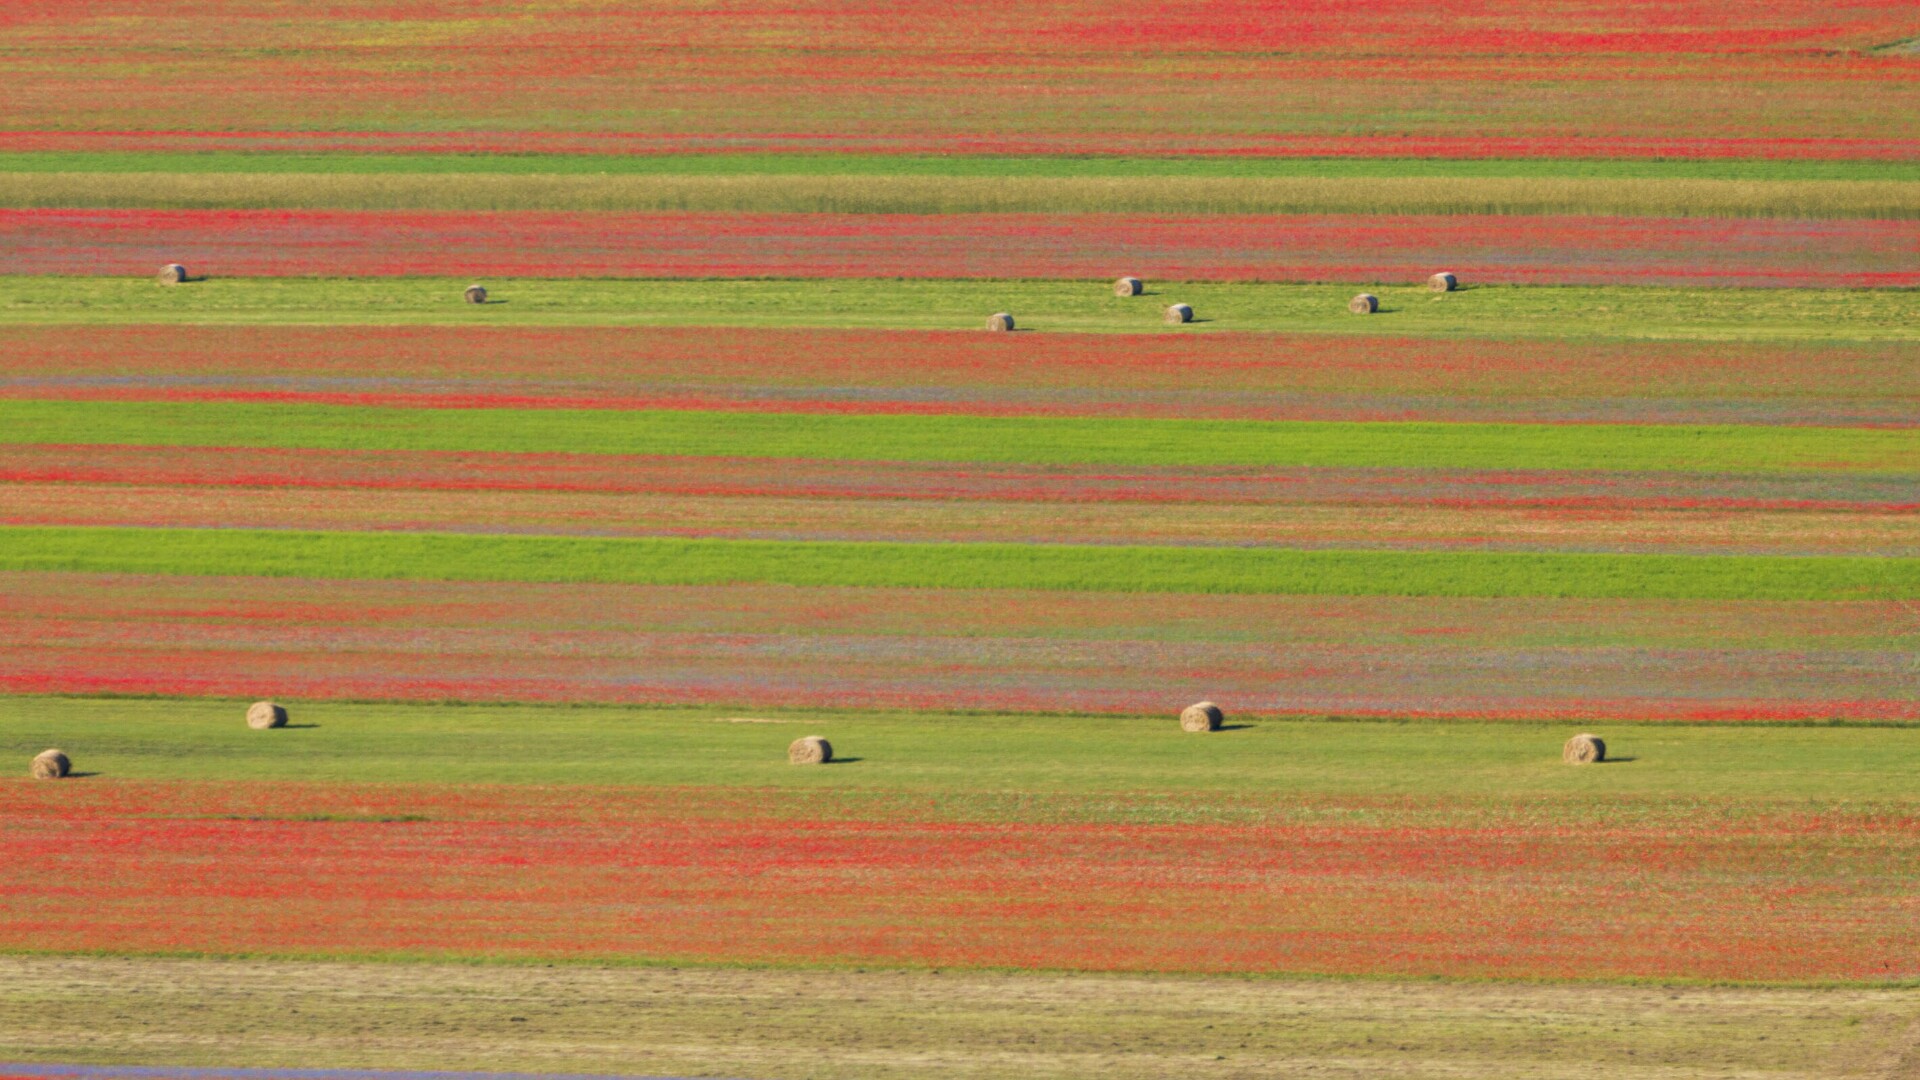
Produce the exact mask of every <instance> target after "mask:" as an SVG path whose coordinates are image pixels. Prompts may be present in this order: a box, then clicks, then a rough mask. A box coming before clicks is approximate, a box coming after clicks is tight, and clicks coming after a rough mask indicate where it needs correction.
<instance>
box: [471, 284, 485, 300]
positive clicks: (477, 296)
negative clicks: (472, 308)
mask: <svg viewBox="0 0 1920 1080" xmlns="http://www.w3.org/2000/svg"><path fill="white" fill-rule="evenodd" d="M486 302H487V287H486V286H485V285H469V286H467V303H469V304H484V303H486Z"/></svg>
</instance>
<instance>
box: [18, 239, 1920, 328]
mask: <svg viewBox="0 0 1920 1080" xmlns="http://www.w3.org/2000/svg"><path fill="white" fill-rule="evenodd" d="M174 257H176V256H171V255H169V256H156V257H155V258H154V259H153V261H152V265H148V264H147V263H146V262H142V263H140V264H139V265H130V266H128V267H127V268H126V273H127V277H124V278H121V277H53V276H48V277H39V276H17V277H0V324H21V323H46V324H53V323H64V324H101V323H106V324H116V323H146V324H154V325H162V324H180V323H189V324H206V325H215V324H226V325H240V324H246V325H287V324H298V325H321V324H325V325H363V326H371V325H396V324H432V325H460V326H487V325H508V326H512V325H519V326H747V327H756V326H757V327H818V328H840V329H853V328H865V329H884V330H978V329H980V327H981V326H982V325H983V324H984V322H985V320H986V317H987V316H988V315H989V314H992V313H993V312H996V311H1010V312H1012V313H1013V314H1014V316H1015V318H1016V320H1017V321H1018V324H1019V327H1020V331H1021V334H1022V335H1024V334H1025V332H1026V331H1029V330H1034V331H1039V332H1043V333H1045V332H1057V331H1072V332H1082V333H1168V334H1194V333H1207V332H1209V331H1215V330H1228V331H1255V332H1259V331H1285V332H1290V333H1316V334H1318V333H1332V334H1363V335H1380V334H1394V335H1421V336H1459V337H1485V338H1501V339H1510V338H1560V339H1587V338H1613V339H1619V340H1648V339H1671V340H1696V341H1806V342H1836V343H1844V342H1863V341H1915V340H1920V290H1916V289H1794V288H1777V289H1776V288H1767V289H1739V288H1668V287H1659V286H1643V285H1634V286H1626V285H1618V286H1541V285H1527V286H1480V285H1477V284H1476V283H1475V282H1473V281H1472V280H1471V279H1469V280H1468V281H1467V282H1466V287H1465V288H1464V289H1462V290H1461V291H1459V292H1454V293H1443V294H1435V293H1431V292H1428V291H1427V290H1426V288H1425V287H1424V285H1425V283H1424V280H1422V281H1409V282H1404V283H1388V284H1375V285H1371V286H1366V287H1365V288H1366V289H1367V291H1370V292H1373V293H1376V294H1377V295H1378V296H1379V297H1380V301H1381V310H1380V312H1379V313H1378V314H1375V315H1372V316H1367V317H1361V316H1355V315H1351V314H1349V313H1348V311H1347V301H1348V300H1350V299H1351V298H1352V297H1353V295H1354V293H1356V292H1358V291H1360V289H1361V288H1362V287H1361V286H1356V285H1288V284H1272V283H1258V284H1256V283H1247V282H1231V283H1226V282H1169V281H1157V280H1156V281H1149V282H1148V283H1147V295H1146V296H1144V297H1137V298H1131V299H1121V298H1118V297H1115V296H1114V295H1113V290H1112V288H1111V287H1110V285H1109V283H1108V282H1105V281H987V280H966V281H934V280H899V279H859V278H840V279H831V280H797V279H752V280H743V279H726V280H692V279H684V280H660V279H595V278H571V279H566V280H556V279H540V278H519V279H499V278H490V279H487V281H486V282H485V283H486V285H487V287H488V289H489V290H490V292H489V297H488V302H487V303H485V304H469V303H466V302H464V300H463V298H462V290H464V289H465V288H466V286H467V285H469V284H471V283H472V282H471V279H469V278H399V277H394V278H381V279H378V280H371V279H345V278H256V279H241V278H223V277H221V276H220V273H219V270H218V268H217V267H208V266H204V265H189V267H188V270H189V271H190V272H192V273H194V274H209V275H212V276H211V279H210V280H205V281H196V282H194V283H192V284H191V285H188V286H185V287H176V288H159V287H156V286H155V285H154V284H153V280H152V278H151V276H150V275H151V274H153V273H154V271H155V270H157V269H158V268H159V265H160V263H161V262H162V261H163V260H164V259H168V258H174ZM1131 269H1134V268H1131V267H1116V268H1115V271H1114V272H1115V273H1116V274H1120V273H1125V272H1127V271H1129V270H1131ZM1435 269H1445V268H1444V267H1436V268H1435ZM1174 301H1180V302H1184V303H1188V304H1192V305H1193V307H1194V311H1195V315H1196V319H1195V321H1194V322H1192V323H1189V324H1186V325H1184V326H1178V327H1169V326H1167V325H1166V324H1165V322H1164V320H1163V319H1162V309H1163V308H1164V307H1165V306H1166V304H1168V303H1170V302H1174Z"/></svg>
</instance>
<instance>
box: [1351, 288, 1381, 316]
mask: <svg viewBox="0 0 1920 1080" xmlns="http://www.w3.org/2000/svg"><path fill="white" fill-rule="evenodd" d="M1347 310H1348V311H1351V312H1353V313H1354V314H1355V315H1371V314H1373V313H1374V312H1376V311H1379V310H1380V298H1379V297H1377V296H1375V295H1373V294H1372V293H1368V292H1363V293H1361V294H1360V295H1359V296H1356V297H1354V298H1353V299H1351V300H1349V301H1347Z"/></svg>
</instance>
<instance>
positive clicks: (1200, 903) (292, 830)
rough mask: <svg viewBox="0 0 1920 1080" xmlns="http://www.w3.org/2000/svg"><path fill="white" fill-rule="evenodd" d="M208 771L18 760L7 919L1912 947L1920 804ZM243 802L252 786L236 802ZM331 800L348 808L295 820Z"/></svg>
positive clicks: (1850, 971) (46, 943)
mask: <svg viewBox="0 0 1920 1080" xmlns="http://www.w3.org/2000/svg"><path fill="white" fill-rule="evenodd" d="M211 787H213V785H200V784H190V783H188V784H114V783H106V782H101V783H90V784H77V785H73V786H72V787H69V786H67V785H61V788H62V790H60V791H59V792H58V793H57V794H56V793H53V792H50V791H48V790H47V787H46V786H45V785H41V786H36V785H33V784H31V783H29V782H27V781H24V780H23V781H16V782H10V783H6V784H0V805H4V808H5V813H6V817H7V821H8V828H7V829H6V830H4V831H0V913H4V917H0V947H6V948H13V949H22V948H31V949H75V950H107V951H128V950H142V951H145V950H156V951H195V952H201V951H205V952H221V953H256V952H264V953H321V954H326V953H357V954H364V953H375V954H395V953H404V954H424V955H431V956H448V955H453V956H505V957H515V956H517V957H555V958H561V957H626V958H637V957H645V958H654V959H688V960H705V961H773V962H793V961H800V962H826V963H843V964H857V963H897V964H913V965H934V966H951V965H961V966H1005V967H1021V968H1076V969H1090V970H1122V971H1152V970H1177V971H1212V972H1236V973H1246V972H1299V973H1318V974H1362V973H1364V974H1371V975H1381V974H1401V975H1446V976H1479V977H1505V978H1592V977H1616V978H1617V977H1628V978H1648V979H1674V978H1688V979H1739V980H1795V981H1798V980H1827V979H1844V980H1864V981H1879V980H1886V981H1893V980H1899V979H1912V978H1914V977H1916V975H1920V966H1916V959H1915V958H1916V956H1920V948H1917V947H1916V946H1920V904H1916V902H1915V900H1916V895H1915V891H1914V890H1915V880H1916V879H1915V878H1914V876H1913V875H1912V874H1911V873H1908V872H1907V869H1908V868H1909V867H1911V865H1912V864H1913V861H1914V860H1915V858H1916V857H1920V823H1916V822H1915V821H1914V820H1913V819H1912V818H1911V817H1909V816H1902V815H1896V814H1880V815H1875V814H1872V813H1870V812H1856V813H1853V814H1851V815H1846V816H1840V815H1820V814H1816V813H1809V812H1793V811H1765V812H1752V811H1751V810H1747V811H1744V812H1742V813H1739V814H1734V813H1728V812H1725V811H1724V810H1719V811H1717V810H1716V808H1715V807H1714V806H1712V805H1711V804H1709V805H1706V806H1702V805H1701V800H1690V802H1689V805H1688V807H1687V808H1686V811H1687V812H1686V813H1679V812H1676V811H1675V808H1672V807H1664V808H1663V807H1661V806H1659V805H1658V804H1650V805H1649V807H1648V808H1647V809H1648V810H1650V811H1651V812H1647V813H1633V812H1628V813H1620V814H1618V815H1617V816H1612V815H1610V816H1609V818H1608V820H1606V821H1598V820H1588V819H1587V815H1584V814H1582V813H1581V812H1580V811H1578V810H1575V811H1572V812H1571V813H1569V812H1567V811H1561V812H1559V813H1557V814H1555V815H1545V816H1543V815H1539V814H1537V813H1533V814H1529V813H1527V812H1526V808H1524V807H1519V806H1513V807H1504V808H1496V811H1495V812H1494V813H1489V812H1487V810H1485V809H1479V810H1466V811H1462V810H1459V809H1455V810H1452V811H1448V810H1445V809H1439V808H1432V807H1416V808H1415V809H1414V810H1412V811H1411V812H1409V811H1408V810H1406V809H1402V810H1400V811H1397V812H1396V811H1393V810H1386V809H1383V808H1382V807H1381V806H1380V805H1379V804H1377V803H1369V802H1367V801H1365V800H1353V801H1352V802H1351V804H1341V803H1339V802H1338V801H1337V800H1334V801H1327V802H1325V803H1324V804H1323V805H1320V806H1319V807H1318V808H1319V809H1322V810H1325V811H1328V812H1326V813H1324V814H1322V815H1320V816H1318V817H1317V818H1312V819H1306V815H1302V817H1300V818H1296V817H1294V816H1293V815H1291V814H1289V813H1287V811H1286V808H1284V807H1278V806H1276V807H1273V808H1272V809H1271V810H1270V811H1269V812H1268V813H1267V814H1264V815H1260V816H1259V817H1257V818H1256V820H1253V821H1246V822H1236V823H1234V824H1178V825H1160V824H1119V823H1112V822H1107V821H1100V820H1097V819H1095V820H1078V821H1075V820H1071V819H1069V820H1066V821H1047V822H1045V823H1032V822H1027V821H1018V820H1012V821H1008V820H980V819H974V820H966V819H959V820H955V819H941V818H939V817H936V816H933V815H931V814H930V813H927V812H925V811H920V812H914V811H911V810H909V811H908V812H905V813H886V814H885V815H884V816H873V817H868V816H861V815H857V814H855V815H849V814H847V813H845V812H844V811H845V809H846V808H845V807H844V805H843V806H841V807H840V808H839V810H840V811H841V812H837V813H833V814H831V815H829V816H811V815H809V814H808V812H807V811H808V810H809V808H810V807H812V806H817V805H819V804H820V803H828V804H829V806H831V802H830V801H829V800H809V799H807V798H806V797H804V796H778V795H771V794H759V795H751V794H749V795H743V794H742V793H740V792H739V791H737V790H735V789H728V790H724V791H706V790H684V789H682V790H675V791H672V792H670V793H665V792H663V793H660V795H659V796H655V797H653V798H651V799H649V798H648V797H647V796H646V795H644V794H638V793H632V792H623V793H614V792H607V793H596V792H591V791H588V792H583V791H581V790H580V789H577V788H574V789H568V790H567V792H566V798H564V799H556V798H554V797H553V793H552V792H549V791H547V790H544V789H531V790H525V791H513V790H511V789H499V788H495V789H480V790H474V789H463V790H458V791H454V792H449V793H448V795H447V796H446V798H447V801H446V803H444V804H443V803H442V802H441V798H440V796H439V795H438V794H437V793H436V792H434V791H432V790H428V791H423V792H413V793H410V794H404V795H403V794H398V792H399V789H394V790H392V791H389V792H386V793H381V794H376V795H375V796H374V798H373V799H372V800H369V801H371V802H373V803H375V805H374V806H370V805H368V804H367V803H366V802H362V801H361V797H362V793H363V792H366V791H367V789H364V788H357V787H347V788H345V789H344V791H341V792H340V793H339V794H334V795H331V797H330V794H329V789H328V788H327V787H326V786H325V785H312V784H306V785H275V786H273V787H272V788H271V790H269V789H268V786H267V785H249V786H246V787H247V790H245V791H244V792H241V793H237V794H236V793H234V792H232V791H220V792H218V793H209V792H208V789H209V788H211ZM76 789H78V790H76ZM203 793H205V794H204V797H203ZM661 796H669V797H670V801H669V800H668V798H662V797H661ZM236 804H246V805H249V806H250V807H251V809H252V811H253V812H252V813H249V814H245V815H243V816H242V817H240V818H237V819H236V818H229V817H225V816H220V815H222V813H223V812H227V811H230V809H231V808H232V807H233V806H235V805H236ZM376 807H377V808H378V809H379V810H383V811H385V813H380V814H370V813H368V811H369V810H374V809H376ZM688 808H698V809H694V810H692V811H690V810H689V809H688ZM403 809H404V811H405V812H403V813H394V812H393V811H399V810H403ZM874 809H876V810H878V809H881V808H880V807H875V808H874ZM1301 809H1308V807H1306V806H1302V807H1301ZM1501 809H1504V810H1505V811H1506V812H1505V813H1504V814H1502V813H1500V812H1499V810H1501ZM1616 809H1618V808H1616ZM316 810H318V811H319V812H321V813H325V812H327V811H328V810H332V811H333V812H334V813H336V814H338V815H339V816H340V817H341V818H342V820H320V821H315V820H298V819H300V818H310V817H311V816H313V815H314V814H315V813H316ZM383 816H384V817H390V818H398V819H399V820H384V821H383V820H377V817H383ZM410 818H424V819H425V820H409V819H410ZM1503 818H1504V820H1503ZM263 907H270V908H271V909H272V910H273V912H274V917H273V918H271V919H262V918H258V917H257V915H258V912H259V911H260V910H261V909H262V908H263ZM1595 910H1605V911H1606V912H1607V913H1608V914H1607V918H1606V919H1605V920H1604V923H1603V924H1596V922H1595V921H1594V919H1593V918H1592V914H1593V912H1594V911H1595ZM823 928H828V930H829V932H822V930H823ZM1583 928H1584V929H1583Z"/></svg>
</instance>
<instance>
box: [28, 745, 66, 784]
mask: <svg viewBox="0 0 1920 1080" xmlns="http://www.w3.org/2000/svg"><path fill="white" fill-rule="evenodd" d="M72 771H73V762H71V761H68V760H67V755H65V754H63V753H61V752H60V751H58V750H42V751H40V753H38V754H36V755H35V756H34V759H33V778H34V779H35V780H59V779H63V778H64V777H65V776H66V775H67V774H68V773H71V772H72Z"/></svg>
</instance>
